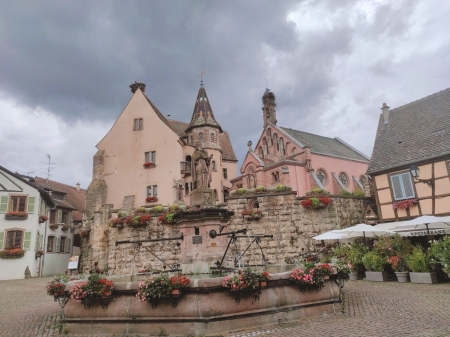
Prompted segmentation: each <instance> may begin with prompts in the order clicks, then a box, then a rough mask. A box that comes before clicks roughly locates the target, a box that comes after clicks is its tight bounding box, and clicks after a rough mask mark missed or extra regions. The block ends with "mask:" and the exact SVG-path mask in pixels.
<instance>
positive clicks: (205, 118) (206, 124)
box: [186, 84, 223, 148]
mask: <svg viewBox="0 0 450 337" xmlns="http://www.w3.org/2000/svg"><path fill="white" fill-rule="evenodd" d="M222 132H223V131H222V127H221V126H220V124H219V123H217V121H216V118H215V117H214V113H213V111H212V108H211V104H210V103H209V99H208V95H206V90H205V88H204V87H203V84H202V85H201V86H200V89H199V91H198V95H197V100H196V101H195V106H194V112H193V113H192V118H191V122H190V123H189V126H188V127H187V129H186V134H187V135H188V143H189V144H191V145H195V144H197V142H201V143H202V146H203V148H220V143H219V134H220V133H222Z"/></svg>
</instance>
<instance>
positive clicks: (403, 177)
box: [389, 171, 416, 201]
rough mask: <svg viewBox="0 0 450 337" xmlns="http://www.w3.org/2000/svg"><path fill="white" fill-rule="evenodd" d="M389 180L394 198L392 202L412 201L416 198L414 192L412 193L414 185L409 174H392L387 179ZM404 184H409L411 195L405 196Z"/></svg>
mask: <svg viewBox="0 0 450 337" xmlns="http://www.w3.org/2000/svg"><path fill="white" fill-rule="evenodd" d="M396 178H398V183H399V185H398V188H397V189H395V186H396V185H395V184H394V180H395V179H396ZM389 180H390V182H391V190H392V196H393V197H394V200H396V201H397V200H405V199H412V198H415V197H416V194H415V191H414V183H413V181H412V177H411V173H409V171H408V172H404V173H398V174H392V175H391V176H390V177H389ZM405 182H407V183H408V182H409V184H410V189H411V193H410V194H407V191H406V187H407V186H405ZM398 194H401V196H398Z"/></svg>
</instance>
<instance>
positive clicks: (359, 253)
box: [347, 241, 368, 266]
mask: <svg viewBox="0 0 450 337" xmlns="http://www.w3.org/2000/svg"><path fill="white" fill-rule="evenodd" d="M348 247H349V248H348V251H347V260H348V262H350V263H351V264H352V265H354V266H356V265H357V264H361V263H363V257H364V255H366V254H367V252H368V249H367V247H366V246H365V245H364V244H362V243H360V242H356V241H355V242H352V243H351V244H349V245H348Z"/></svg>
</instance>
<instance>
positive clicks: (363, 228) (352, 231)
mask: <svg viewBox="0 0 450 337" xmlns="http://www.w3.org/2000/svg"><path fill="white" fill-rule="evenodd" d="M340 232H341V233H345V234H347V235H348V236H353V237H355V236H362V237H364V238H366V237H368V238H377V237H379V236H380V235H386V234H388V235H394V234H395V232H393V231H392V230H389V229H384V228H378V227H375V226H370V225H366V224H363V223H360V224H358V225H355V226H352V227H347V228H344V229H341V230H340Z"/></svg>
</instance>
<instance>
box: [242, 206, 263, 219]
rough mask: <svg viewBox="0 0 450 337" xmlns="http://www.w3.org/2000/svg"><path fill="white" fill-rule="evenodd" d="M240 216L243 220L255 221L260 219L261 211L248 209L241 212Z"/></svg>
mask: <svg viewBox="0 0 450 337" xmlns="http://www.w3.org/2000/svg"><path fill="white" fill-rule="evenodd" d="M242 215H243V216H244V218H245V219H252V218H253V219H256V218H260V217H261V215H262V211H261V210H260V209H254V208H250V209H246V210H244V211H242Z"/></svg>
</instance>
